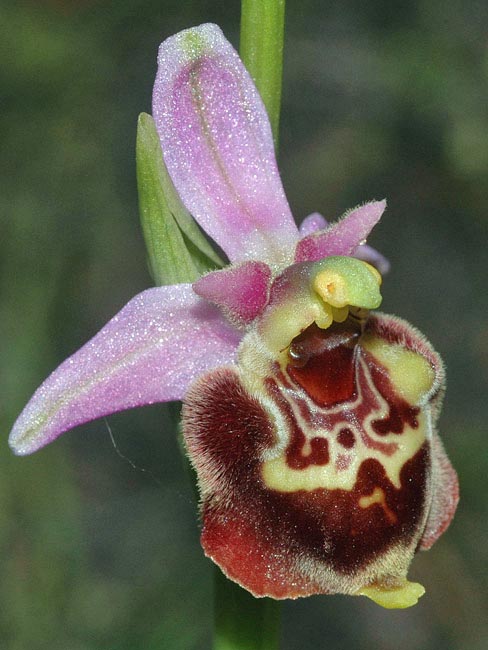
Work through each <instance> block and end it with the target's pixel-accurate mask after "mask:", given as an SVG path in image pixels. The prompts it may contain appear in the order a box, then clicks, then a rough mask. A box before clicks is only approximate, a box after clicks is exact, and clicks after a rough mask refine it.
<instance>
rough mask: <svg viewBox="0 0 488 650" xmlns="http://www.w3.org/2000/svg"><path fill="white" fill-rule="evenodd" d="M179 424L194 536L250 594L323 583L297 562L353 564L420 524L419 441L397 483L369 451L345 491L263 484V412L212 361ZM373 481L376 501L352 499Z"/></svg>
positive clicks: (342, 567) (424, 460)
mask: <svg viewBox="0 0 488 650" xmlns="http://www.w3.org/2000/svg"><path fill="white" fill-rule="evenodd" d="M183 426H184V433H185V440H186V442H187V445H188V450H189V454H190V458H191V460H192V462H193V464H194V466H195V468H196V469H197V472H198V475H199V479H200V486H201V490H202V495H203V497H204V504H203V524H204V525H203V531H202V545H203V547H204V549H205V551H206V553H207V554H208V555H209V556H210V557H212V558H213V559H214V560H215V561H216V562H217V563H218V564H219V565H220V566H221V567H222V568H223V569H224V571H225V573H226V574H227V575H229V576H230V577H231V578H233V579H235V580H236V581H238V582H239V583H240V584H242V585H243V586H245V587H246V588H248V589H249V590H250V591H252V592H253V593H254V594H256V595H272V596H274V597H277V598H284V597H296V596H299V595H308V594H312V593H317V592H321V593H324V591H326V590H325V589H324V585H323V582H322V583H319V582H317V578H312V577H311V576H312V574H313V572H312V573H307V572H306V571H304V569H303V566H304V563H305V565H306V563H307V562H308V563H309V564H308V566H316V565H317V563H318V566H321V565H322V566H324V569H327V570H331V569H333V570H335V571H336V572H337V573H341V574H343V575H347V574H354V573H356V572H358V571H360V570H361V569H364V568H365V567H366V566H367V565H368V564H369V563H370V562H371V561H373V560H374V559H376V558H378V557H379V556H380V555H381V554H382V553H384V552H386V551H387V550H388V549H390V548H391V547H392V546H394V545H395V544H397V543H399V542H401V543H402V544H404V545H408V544H409V543H410V542H411V541H412V539H414V538H415V536H418V535H419V534H420V531H419V526H420V525H421V523H422V521H423V514H424V511H425V499H426V490H427V487H426V485H427V474H428V469H429V449H428V446H427V443H426V444H424V446H423V447H422V448H421V449H420V450H419V451H418V452H417V453H416V454H415V455H414V457H413V458H412V459H410V460H409V461H407V462H406V463H405V465H404V466H403V468H402V470H401V474H400V481H401V487H400V489H397V488H395V487H394V486H393V484H392V483H391V481H390V480H389V479H388V477H387V475H386V473H385V470H384V468H383V466H382V465H381V464H380V463H379V462H378V461H377V460H375V459H368V460H365V461H363V462H362V464H361V466H360V469H359V472H358V477H357V481H356V484H355V486H354V488H353V489H352V490H351V491H347V490H339V489H336V490H326V489H323V488H320V489H315V490H312V491H305V490H299V491H297V492H292V493H288V492H280V491H278V490H272V489H269V488H268V487H267V486H266V484H265V483H264V482H263V479H262V476H261V458H262V454H263V452H264V451H265V450H266V449H268V448H270V447H271V446H272V445H273V444H274V435H273V426H272V422H271V420H270V418H269V417H268V415H267V413H266V411H265V410H264V408H263V407H262V406H261V404H260V403H259V402H258V401H257V400H255V399H253V398H251V397H250V396H249V395H248V394H247V393H246V391H245V390H244V388H243V386H242V384H241V382H240V379H239V376H238V374H237V372H235V371H233V370H232V369H221V370H217V371H213V372H211V373H209V374H207V375H206V376H204V377H203V378H202V379H200V380H199V381H198V382H197V383H196V384H195V385H194V386H193V387H192V389H191V390H190V392H189V394H188V396H187V399H186V402H185V407H184V412H183ZM377 488H379V489H380V490H382V492H383V495H384V503H385V505H386V508H384V507H383V506H382V504H381V503H371V505H369V506H368V507H366V508H363V507H361V506H360V500H361V498H362V497H370V496H371V495H372V494H373V493H374V491H375V490H376V489H377ZM316 570H317V569H314V571H316Z"/></svg>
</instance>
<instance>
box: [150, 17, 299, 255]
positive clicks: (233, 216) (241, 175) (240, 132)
mask: <svg viewBox="0 0 488 650" xmlns="http://www.w3.org/2000/svg"><path fill="white" fill-rule="evenodd" d="M158 63H159V68H158V73H157V77H156V83H155V86H154V94H153V113H154V119H155V122H156V126H157V129H158V132H159V135H160V138H161V143H162V148H163V153H164V158H165V162H166V165H167V167H168V171H169V173H170V175H171V178H172V179H173V182H174V184H175V186H176V189H177V191H178V193H179V195H180V197H181V199H182V200H183V202H184V203H185V205H186V207H187V208H188V210H189V211H190V212H191V214H192V215H193V216H194V217H195V219H196V220H197V221H198V222H199V224H200V225H201V226H202V227H203V228H204V229H205V231H206V232H207V233H208V234H209V235H210V236H211V237H213V239H214V240H215V241H216V242H217V243H218V244H219V245H220V246H221V247H222V249H223V250H224V251H225V253H226V254H227V255H228V257H229V259H230V260H231V261H244V260H250V259H261V260H264V261H269V262H283V261H286V260H287V259H288V258H287V254H288V251H289V249H291V248H293V245H294V244H295V243H296V240H297V238H298V235H297V228H296V226H295V223H294V221H293V218H292V215H291V212H290V209H289V207H288V203H287V201H286V197H285V195H284V192H283V187H282V184H281V180H280V176H279V173H278V168H277V165H276V159H275V154H274V147H273V138H272V134H271V128H270V125H269V121H268V117H267V114H266V110H265V108H264V105H263V103H262V101H261V98H260V97H259V94H258V92H257V90H256V88H255V86H254V84H253V82H252V80H251V78H250V76H249V74H248V73H247V71H246V70H245V68H244V66H243V64H242V62H241V60H240V59H239V57H238V55H237V52H236V51H235V50H234V49H233V48H232V46H231V45H230V44H229V43H228V42H227V41H226V40H225V38H224V36H223V35H222V32H221V30H220V29H219V28H218V27H217V26H216V25H210V24H207V25H201V26H200V27H196V28H194V29H190V30H185V31H183V32H180V33H179V34H176V35H175V36H172V37H171V38H169V39H167V40H166V41H164V42H163V43H162V44H161V47H160V49H159V57H158ZM290 261H291V260H290Z"/></svg>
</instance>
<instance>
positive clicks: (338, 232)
mask: <svg viewBox="0 0 488 650" xmlns="http://www.w3.org/2000/svg"><path fill="white" fill-rule="evenodd" d="M385 208H386V201H384V200H383V201H372V202H371V203H366V205H361V206H359V207H358V208H355V209H354V210H352V211H350V212H348V213H347V214H346V215H345V216H344V217H342V219H340V220H339V221H337V222H336V223H334V224H332V225H331V226H329V227H328V228H327V229H326V230H322V231H319V232H314V233H312V234H311V235H308V236H307V237H304V238H303V239H301V240H300V241H299V242H298V244H297V247H296V252H295V262H318V261H319V260H321V259H323V258H324V257H329V256H330V255H353V254H354V251H355V250H356V249H357V247H358V246H360V245H361V244H364V243H365V241H366V238H367V237H368V235H369V233H370V232H371V230H372V229H373V227H374V226H375V225H376V224H377V223H378V221H379V220H380V218H381V215H382V214H383V212H384V211H385Z"/></svg>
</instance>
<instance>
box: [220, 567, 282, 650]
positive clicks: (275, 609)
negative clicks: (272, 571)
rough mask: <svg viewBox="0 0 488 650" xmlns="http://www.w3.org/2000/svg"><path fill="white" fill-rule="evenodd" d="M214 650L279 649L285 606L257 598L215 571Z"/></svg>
mask: <svg viewBox="0 0 488 650" xmlns="http://www.w3.org/2000/svg"><path fill="white" fill-rule="evenodd" d="M214 602H215V613H214V616H215V633H214V634H215V636H214V646H213V650H277V649H278V648H279V643H280V622H281V603H280V602H279V601H276V600H271V598H254V597H253V596H251V594H249V593H248V592H247V591H245V590H244V589H241V587H239V586H238V585H236V584H235V583H233V582H231V581H230V580H228V579H227V578H226V577H225V576H224V575H223V573H222V572H221V571H220V569H219V568H218V567H215V568H214Z"/></svg>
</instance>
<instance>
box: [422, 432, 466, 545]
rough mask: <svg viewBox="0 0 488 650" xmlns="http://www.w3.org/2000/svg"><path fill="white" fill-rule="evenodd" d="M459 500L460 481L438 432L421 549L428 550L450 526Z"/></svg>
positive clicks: (434, 439)
mask: <svg viewBox="0 0 488 650" xmlns="http://www.w3.org/2000/svg"><path fill="white" fill-rule="evenodd" d="M458 502H459V481H458V477H457V474H456V471H455V470H454V468H453V466H452V465H451V462H450V460H449V458H448V457H447V454H446V452H445V450H444V445H443V444H442V441H441V439H440V438H439V435H438V434H437V433H434V435H433V439H432V502H431V506H430V510H429V515H428V517H427V523H426V525H425V529H424V533H423V535H422V539H421V540H420V546H419V548H420V550H422V551H428V550H429V549H430V548H431V546H432V545H433V544H434V542H436V541H437V540H438V539H439V537H440V536H441V535H442V533H444V531H445V530H446V529H447V528H448V526H449V524H450V523H451V521H452V518H453V517H454V513H455V512H456V508H457V505H458Z"/></svg>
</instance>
